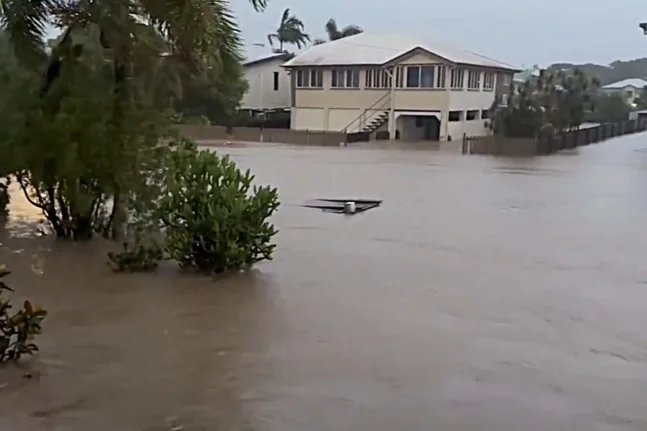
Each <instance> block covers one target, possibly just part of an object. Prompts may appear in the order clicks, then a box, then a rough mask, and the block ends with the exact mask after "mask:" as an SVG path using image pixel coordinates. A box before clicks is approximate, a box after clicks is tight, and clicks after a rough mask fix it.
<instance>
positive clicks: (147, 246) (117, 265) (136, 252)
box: [108, 239, 164, 272]
mask: <svg viewBox="0 0 647 431" xmlns="http://www.w3.org/2000/svg"><path fill="white" fill-rule="evenodd" d="M121 246H122V250H121V251H119V252H117V253H108V264H109V265H110V267H111V268H112V270H113V271H114V272H149V271H154V270H155V269H157V264H158V262H159V261H160V260H162V258H163V257H164V256H163V253H162V247H160V246H159V245H158V244H157V243H155V242H145V241H142V240H139V239H135V240H134V241H132V242H129V241H124V242H123V243H122V245H121Z"/></svg>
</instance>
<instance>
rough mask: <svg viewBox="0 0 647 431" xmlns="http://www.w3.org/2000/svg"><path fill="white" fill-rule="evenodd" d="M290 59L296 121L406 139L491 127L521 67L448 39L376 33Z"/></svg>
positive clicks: (434, 137)
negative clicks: (500, 97)
mask: <svg viewBox="0 0 647 431" xmlns="http://www.w3.org/2000/svg"><path fill="white" fill-rule="evenodd" d="M283 67H285V68H286V69H287V70H289V71H290V76H291V85H292V94H291V127H292V129H296V130H306V129H307V130H323V131H345V132H347V133H357V132H364V133H369V134H371V136H373V137H374V136H375V134H376V133H380V134H381V135H382V136H385V135H387V136H388V137H390V138H391V139H397V138H399V139H406V140H448V139H454V140H456V139H459V138H460V137H462V136H463V134H464V133H465V134H468V135H470V136H479V135H486V134H488V133H490V132H489V128H488V113H489V109H490V108H491V107H492V105H493V103H494V101H495V97H497V95H498V94H508V93H509V89H510V85H511V83H512V76H513V75H514V73H515V72H518V71H519V69H517V68H514V67H512V66H510V65H507V64H504V63H501V62H498V61H495V60H492V59H489V58H486V57H483V56H481V55H478V54H474V53H472V52H469V51H465V50H462V49H459V48H455V47H452V46H449V45H446V44H440V43H431V42H427V41H424V40H421V39H418V38H415V37H410V36H406V35H399V34H371V33H362V34H358V35H355V36H351V37H347V38H343V39H339V40H336V41H332V42H328V43H325V44H321V45H315V46H313V47H311V48H309V49H307V50H306V51H304V52H303V53H302V54H300V55H297V56H296V57H294V58H293V59H291V60H289V61H288V62H287V63H285V64H284V65H283Z"/></svg>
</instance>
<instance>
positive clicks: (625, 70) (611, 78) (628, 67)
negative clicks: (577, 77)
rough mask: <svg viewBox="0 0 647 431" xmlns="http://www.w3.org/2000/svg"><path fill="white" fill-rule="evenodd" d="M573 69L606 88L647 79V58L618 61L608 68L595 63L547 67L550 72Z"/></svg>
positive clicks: (557, 64) (561, 64)
mask: <svg viewBox="0 0 647 431" xmlns="http://www.w3.org/2000/svg"><path fill="white" fill-rule="evenodd" d="M573 69H578V70H581V71H582V72H584V73H585V74H586V75H587V76H590V77H592V78H597V79H598V80H599V81H600V85H602V86H605V85H608V84H612V83H614V82H618V81H622V80H625V79H631V78H643V79H645V78H647V58H637V59H635V60H628V61H622V60H617V61H614V62H612V63H611V64H609V65H606V66H605V65H601V64H594V63H586V64H573V63H554V64H551V65H550V66H549V67H547V70H549V71H564V70H573Z"/></svg>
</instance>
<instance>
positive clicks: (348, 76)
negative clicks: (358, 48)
mask: <svg viewBox="0 0 647 431" xmlns="http://www.w3.org/2000/svg"><path fill="white" fill-rule="evenodd" d="M335 78H336V79H335ZM335 81H336V82H335ZM330 88H349V89H357V88H359V70H358V69H333V70H332V71H331V72H330Z"/></svg>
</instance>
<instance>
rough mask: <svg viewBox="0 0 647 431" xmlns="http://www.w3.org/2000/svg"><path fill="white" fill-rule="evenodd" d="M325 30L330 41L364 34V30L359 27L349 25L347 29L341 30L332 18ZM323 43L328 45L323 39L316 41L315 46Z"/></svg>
mask: <svg viewBox="0 0 647 431" xmlns="http://www.w3.org/2000/svg"><path fill="white" fill-rule="evenodd" d="M324 28H325V29H326V33H327V34H328V40H329V41H333V40H338V39H343V38H345V37H348V36H353V35H356V34H360V33H363V32H364V30H362V29H361V28H360V27H359V26H356V25H354V24H351V25H347V26H346V27H344V28H342V29H341V30H340V29H339V27H338V26H337V22H336V21H335V20H334V19H333V18H330V19H329V20H328V22H327V23H326V25H325V26H324ZM322 43H326V41H325V40H323V39H315V41H314V44H315V45H320V44H322Z"/></svg>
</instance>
